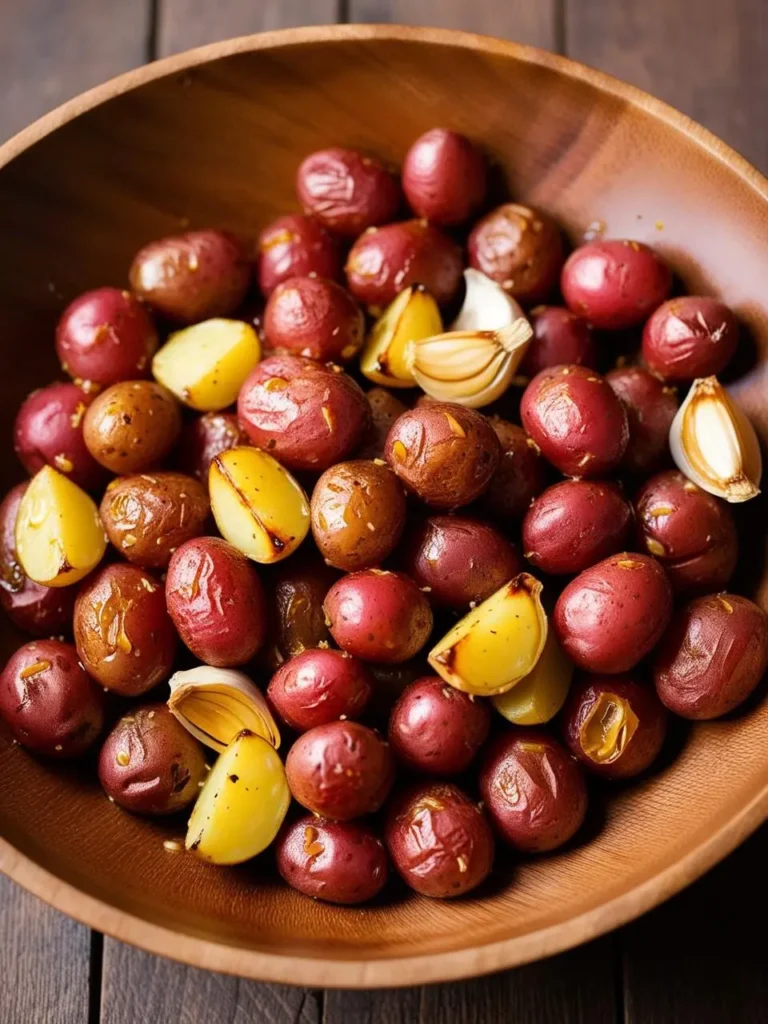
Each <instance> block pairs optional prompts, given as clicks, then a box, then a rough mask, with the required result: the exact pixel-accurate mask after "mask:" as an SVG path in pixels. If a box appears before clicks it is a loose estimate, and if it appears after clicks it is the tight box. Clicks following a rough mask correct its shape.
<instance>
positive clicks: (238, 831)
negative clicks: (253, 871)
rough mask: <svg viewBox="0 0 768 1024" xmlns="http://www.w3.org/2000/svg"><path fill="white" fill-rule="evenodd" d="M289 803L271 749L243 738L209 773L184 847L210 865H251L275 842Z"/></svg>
mask: <svg viewBox="0 0 768 1024" xmlns="http://www.w3.org/2000/svg"><path fill="white" fill-rule="evenodd" d="M290 802H291V794H290V791H289V789H288V782H287V780H286V777H285V768H284V767H283V762H282V761H281V760H280V758H279V757H278V755H277V753H276V751H275V748H274V747H273V746H272V745H271V744H269V743H267V741H266V740H265V739H263V738H262V737H261V736H256V735H255V734H254V733H252V732H241V733H240V734H239V735H238V736H236V737H235V739H234V740H232V742H231V743H230V744H229V746H228V747H227V749H226V750H225V751H224V752H223V753H222V754H220V755H219V757H218V759H217V761H216V763H215V764H214V765H213V767H212V768H211V770H210V772H209V773H208V778H207V779H206V780H205V785H204V786H203V788H202V789H201V790H200V796H199V797H198V798H197V803H196V804H195V806H194V807H193V809H192V815H191V817H190V819H189V828H188V830H187V840H186V847H187V849H188V850H194V852H195V853H196V854H197V855H198V857H202V858H203V860H207V861H210V862H211V863H212V864H240V863H242V861H244V860H250V858H251V857H255V856H256V855H257V854H258V853H261V852H262V850H266V848H267V847H268V846H269V844H270V843H271V842H272V841H273V840H274V838H275V836H276V835H277V832H278V829H279V828H280V826H281V825H282V823H283V819H284V818H285V815H286V813H287V811H288V806H289V804H290Z"/></svg>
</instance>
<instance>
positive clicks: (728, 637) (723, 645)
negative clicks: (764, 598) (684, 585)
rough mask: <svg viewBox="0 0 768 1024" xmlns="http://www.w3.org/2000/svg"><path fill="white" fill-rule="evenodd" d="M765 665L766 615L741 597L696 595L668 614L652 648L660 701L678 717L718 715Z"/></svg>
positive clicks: (741, 697)
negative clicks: (665, 626) (669, 617)
mask: <svg viewBox="0 0 768 1024" xmlns="http://www.w3.org/2000/svg"><path fill="white" fill-rule="evenodd" d="M766 667H768V618H767V617H766V614H765V612H764V611H763V610H762V609H761V608H759V607H758V606H757V605H756V604H754V603H753V602H752V601H749V600H747V598H746V597H740V596H739V595H737V594H727V593H726V594H711V595H709V596H708V597H699V598H696V599H695V600H693V601H690V602H689V603H688V604H686V605H684V606H683V607H681V608H678V609H677V611H676V612H675V614H674V616H673V617H672V622H671V623H670V625H669V629H668V630H667V632H666V633H665V634H664V637H663V639H662V641H661V644H660V645H659V649H658V651H657V652H656V657H655V661H654V665H653V679H654V682H655V684H656V692H657V693H658V695H659V697H660V698H661V701H662V703H663V704H664V705H665V706H666V707H667V708H669V710H670V711H674V713H675V714H676V715H682V717H683V718H693V719H709V718H719V717H720V715H725V714H727V713H728V712H729V711H731V710H732V709H733V708H735V707H738V705H739V704H741V703H742V702H743V701H745V700H746V699H747V697H749V695H750V694H751V693H752V691H753V690H754V689H755V687H756V686H757V685H758V683H759V682H760V680H761V679H762V677H763V675H764V673H765V670H766Z"/></svg>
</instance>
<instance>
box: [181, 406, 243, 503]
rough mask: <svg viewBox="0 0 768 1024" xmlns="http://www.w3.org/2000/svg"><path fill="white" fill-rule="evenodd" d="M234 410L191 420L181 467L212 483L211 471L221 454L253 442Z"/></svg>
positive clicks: (211, 413) (183, 445)
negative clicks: (215, 460) (209, 475)
mask: <svg viewBox="0 0 768 1024" xmlns="http://www.w3.org/2000/svg"><path fill="white" fill-rule="evenodd" d="M249 443H250V442H249V440H248V435H247V434H246V433H245V431H244V430H243V429H242V428H241V427H240V424H239V423H238V422H237V416H236V415H235V413H233V412H207V413H205V414H204V415H202V416H198V417H197V418H196V419H194V420H192V421H191V422H189V423H188V424H187V425H186V427H185V428H184V430H183V431H182V435H181V441H180V443H179V468H180V469H181V471H182V472H183V473H186V474H188V475H189V476H193V477H195V479H196V480H200V481H201V483H203V484H204V485H205V486H206V487H207V486H208V471H209V470H210V468H211V463H212V462H213V460H214V459H215V458H216V456H217V455H221V453H222V452H226V451H229V449H230V448H239V447H241V446H242V445H247V444H249Z"/></svg>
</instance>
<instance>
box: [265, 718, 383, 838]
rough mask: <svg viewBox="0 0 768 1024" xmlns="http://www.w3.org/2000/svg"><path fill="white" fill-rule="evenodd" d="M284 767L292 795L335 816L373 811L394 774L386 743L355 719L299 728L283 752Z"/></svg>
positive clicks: (317, 811) (316, 810) (345, 817)
mask: <svg viewBox="0 0 768 1024" xmlns="http://www.w3.org/2000/svg"><path fill="white" fill-rule="evenodd" d="M285 771H286V775H287V776H288V785H289V786H290V789H291V793H292V794H293V797H294V799H295V800H297V801H298V802H299V803H300V804H301V805H302V806H303V807H306V808H307V810H309V811H312V812H313V813H314V814H321V815H323V816H324V817H327V818H333V819H334V820H336V821H349V820H350V819H351V818H359V817H361V816H362V815H364V814H373V812H374V811H378V809H379V808H380V807H381V805H382V804H383V803H384V801H385V800H386V799H387V796H388V795H389V791H390V789H391V788H392V782H393V781H394V777H395V766H394V761H393V758H392V751H391V750H390V749H389V745H388V744H387V743H385V742H384V740H382V739H381V738H380V737H379V736H378V734H377V733H375V732H374V731H373V730H372V729H369V728H368V727H367V726H365V725H360V724H359V722H329V723H328V724H327V725H318V726H315V728H314V729H310V730H309V731H308V732H305V733H303V734H302V735H301V736H299V738H298V739H297V740H296V742H295V743H294V744H293V746H292V747H291V749H290V750H289V751H288V757H287V759H286V762H285Z"/></svg>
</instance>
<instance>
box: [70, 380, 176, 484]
mask: <svg viewBox="0 0 768 1024" xmlns="http://www.w3.org/2000/svg"><path fill="white" fill-rule="evenodd" d="M180 433H181V409H180V408H179V405H178V402H177V401H176V399H175V398H174V397H173V395H172V394H171V392H170V391H168V390H167V388H164V387H163V386H162V385H161V384H155V382H154V381H150V380H134V381H123V382H121V383H120V384H113V385H112V386H111V387H109V388H107V390H106V391H103V392H102V393H101V394H100V395H97V396H96V398H95V399H94V401H93V403H92V404H91V406H90V407H89V409H88V410H87V412H86V413H85V419H84V420H83V436H84V438H85V444H86V445H87V446H88V451H89V452H90V453H91V455H92V456H93V458H94V459H95V460H96V461H97V462H98V463H100V464H101V465H102V466H105V467H106V468H107V469H109V470H111V471H112V472H113V473H143V472H144V471H145V470H148V469H154V468H155V467H157V466H159V465H160V464H161V463H162V462H163V460H164V459H165V458H166V457H167V456H168V455H169V454H170V453H171V451H172V449H173V447H174V445H175V444H176V442H177V441H178V439H179V434H180Z"/></svg>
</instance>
